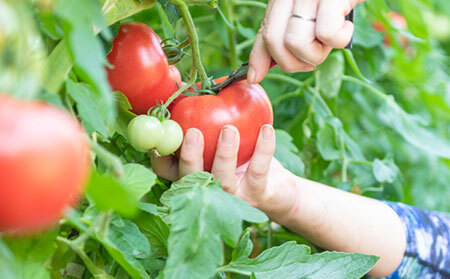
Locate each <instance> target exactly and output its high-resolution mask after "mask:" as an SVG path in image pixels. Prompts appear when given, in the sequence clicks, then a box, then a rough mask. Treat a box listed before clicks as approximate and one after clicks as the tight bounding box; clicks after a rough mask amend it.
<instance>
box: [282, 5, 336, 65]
mask: <svg viewBox="0 0 450 279" xmlns="http://www.w3.org/2000/svg"><path fill="white" fill-rule="evenodd" d="M292 11H293V12H292V14H296V15H301V16H304V17H306V18H315V17H316V13H317V2H316V1H305V0H295V2H294V7H293V10H292ZM315 29H316V23H315V22H314V21H311V20H307V19H302V18H298V17H293V16H290V17H289V21H288V25H287V29H286V34H285V36H284V43H285V45H286V47H287V48H288V49H289V50H290V51H291V52H292V53H293V54H294V55H295V56H296V57H297V58H299V59H301V60H303V61H306V62H308V63H310V64H311V65H318V64H320V63H322V62H323V60H325V58H326V57H327V56H328V54H329V53H330V51H331V47H330V46H327V45H324V44H322V43H321V42H320V41H318V40H317V39H316V30H315ZM309 70H311V71H312V70H314V67H311V68H310V69H309Z"/></svg>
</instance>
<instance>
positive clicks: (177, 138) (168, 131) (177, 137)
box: [156, 120, 183, 156]
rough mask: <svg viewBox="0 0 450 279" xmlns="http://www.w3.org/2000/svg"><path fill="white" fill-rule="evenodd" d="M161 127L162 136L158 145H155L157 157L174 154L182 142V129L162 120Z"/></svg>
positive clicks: (175, 123) (170, 121) (172, 122)
mask: <svg viewBox="0 0 450 279" xmlns="http://www.w3.org/2000/svg"><path fill="white" fill-rule="evenodd" d="M161 126H162V134H163V136H162V139H161V141H160V142H159V144H158V145H156V150H157V151H158V153H159V155H161V156H166V155H169V154H172V153H174V152H175V151H177V149H178V148H179V147H180V145H181V142H182V141H183V129H181V127H180V125H179V124H178V123H177V122H175V121H173V120H164V121H163V122H162V123H161Z"/></svg>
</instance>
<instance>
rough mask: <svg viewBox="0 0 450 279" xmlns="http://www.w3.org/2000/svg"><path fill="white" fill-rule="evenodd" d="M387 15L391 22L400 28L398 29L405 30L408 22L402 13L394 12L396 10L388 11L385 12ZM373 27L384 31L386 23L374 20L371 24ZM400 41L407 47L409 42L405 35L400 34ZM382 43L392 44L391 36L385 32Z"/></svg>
mask: <svg viewBox="0 0 450 279" xmlns="http://www.w3.org/2000/svg"><path fill="white" fill-rule="evenodd" d="M387 17H388V18H389V19H390V20H391V22H392V24H393V25H394V26H395V27H396V28H398V29H400V30H406V29H408V23H407V22H406V20H405V18H404V17H403V15H401V14H399V13H396V12H389V13H387ZM372 27H373V29H375V30H376V31H378V32H385V31H386V25H385V24H384V23H383V22H381V21H377V20H376V21H374V22H373V24H372ZM399 39H400V43H401V44H402V46H403V47H407V46H408V44H409V40H408V38H407V37H405V36H403V35H401V36H400V37H399ZM384 44H385V45H387V46H390V45H392V38H391V37H390V36H389V34H386V35H385V36H384Z"/></svg>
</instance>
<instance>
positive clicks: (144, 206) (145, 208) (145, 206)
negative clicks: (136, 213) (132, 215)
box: [139, 202, 158, 215]
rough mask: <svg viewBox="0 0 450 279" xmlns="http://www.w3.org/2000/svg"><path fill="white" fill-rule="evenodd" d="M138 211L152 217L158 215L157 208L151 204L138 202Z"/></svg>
mask: <svg viewBox="0 0 450 279" xmlns="http://www.w3.org/2000/svg"><path fill="white" fill-rule="evenodd" d="M139 209H140V210H142V211H144V212H147V213H150V214H152V215H158V207H157V206H156V204H153V203H146V202H140V203H139Z"/></svg>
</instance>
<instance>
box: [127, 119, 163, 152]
mask: <svg viewBox="0 0 450 279" xmlns="http://www.w3.org/2000/svg"><path fill="white" fill-rule="evenodd" d="M162 136H163V128H162V126H161V122H159V120H158V119H157V118H156V117H153V116H148V115H139V116H137V117H135V118H133V120H131V121H130V123H129V124H128V138H129V140H130V144H131V146H133V148H134V149H136V150H137V151H140V152H147V151H149V150H150V149H152V148H155V147H156V146H157V145H158V143H159V142H160V141H161V139H162Z"/></svg>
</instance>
